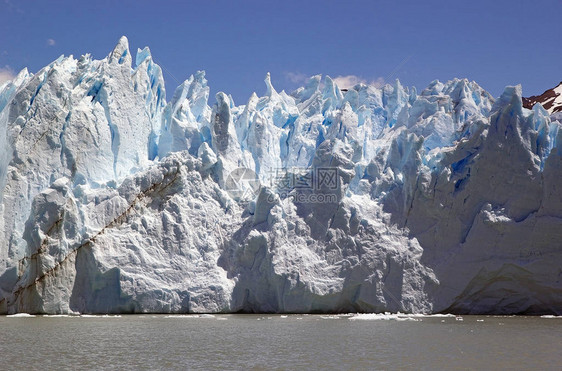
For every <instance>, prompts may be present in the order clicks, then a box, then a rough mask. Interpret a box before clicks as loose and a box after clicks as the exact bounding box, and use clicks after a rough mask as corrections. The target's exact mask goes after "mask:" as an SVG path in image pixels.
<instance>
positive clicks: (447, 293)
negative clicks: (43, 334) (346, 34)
mask: <svg viewBox="0 0 562 371" xmlns="http://www.w3.org/2000/svg"><path fill="white" fill-rule="evenodd" d="M265 83H266V89H267V90H266V91H267V92H266V95H265V96H263V97H258V96H256V95H255V94H254V95H252V96H251V97H250V99H249V100H248V102H247V104H245V105H242V106H236V105H235V104H234V102H233V100H232V98H231V97H229V96H228V95H226V94H224V93H218V94H217V95H216V103H214V104H212V106H210V105H209V92H210V90H209V87H208V86H207V81H206V79H205V75H204V73H203V72H198V73H197V74H195V75H194V76H191V77H190V78H189V79H188V80H186V81H185V82H184V83H183V84H181V85H180V86H179V87H178V88H177V89H176V91H175V93H174V94H173V96H172V98H171V100H170V101H169V102H166V101H165V92H164V83H163V79H162V74H161V70H160V68H159V67H158V66H157V65H156V64H154V63H153V61H152V59H151V56H150V51H149V50H148V49H147V48H145V49H144V50H139V51H138V52H137V56H136V61H135V63H134V66H133V62H132V57H131V53H130V51H129V48H128V43H127V40H126V38H122V39H121V40H120V41H119V43H118V45H117V46H116V47H115V49H114V50H113V51H112V52H111V53H110V54H109V56H108V57H106V58H105V59H103V60H99V61H98V60H93V59H92V58H90V57H89V56H84V57H82V58H80V59H79V60H76V59H74V58H73V57H68V58H63V57H61V58H59V59H58V60H56V61H55V62H53V63H52V64H51V65H49V66H47V67H45V68H44V69H43V70H41V71H39V72H38V73H37V74H35V75H32V74H29V73H28V72H27V71H26V70H24V71H22V72H21V73H20V74H19V75H18V76H17V77H16V78H15V79H14V80H13V81H11V82H8V83H6V84H4V85H2V86H0V312H2V313H13V312H18V311H20V312H45V313H66V312H93V313H106V312H127V313H132V312H174V313H185V312H236V311H250V312H251V311H259V312H263V311H265V312H311V311H320V312H328V311H407V312H439V311H448V312H458V313H461V312H462V313H521V312H527V313H543V312H544V313H557V314H561V311H562V268H561V264H560V263H561V262H562V247H561V242H560V241H562V228H561V227H562V196H561V193H560V190H559V180H560V179H562V177H561V175H562V173H561V172H562V162H561V155H562V150H561V149H559V147H560V146H559V143H562V142H561V138H560V136H561V135H562V132H561V131H560V126H561V124H560V122H559V121H557V120H556V119H555V118H556V116H550V115H549V113H548V112H547V111H545V110H544V109H543V108H542V107H541V106H540V105H535V107H534V108H533V110H528V109H525V108H523V106H522V99H521V89H520V88H519V87H508V88H506V90H505V92H504V93H503V94H502V96H501V97H500V98H499V99H497V100H494V99H493V98H492V97H491V96H490V95H489V94H488V93H487V92H485V91H484V90H483V89H482V88H480V87H479V86H478V85H477V84H476V83H473V82H469V81H467V80H457V79H456V80H453V81H449V82H447V83H441V82H438V81H435V82H433V83H431V84H430V85H429V86H428V87H427V88H426V89H425V90H423V91H422V92H420V93H419V94H418V93H417V92H416V91H415V89H408V88H404V87H402V86H401V85H400V83H399V82H398V81H397V82H396V83H394V84H393V85H386V86H385V87H383V88H381V89H378V88H375V87H373V86H366V85H357V86H355V87H354V88H353V89H350V90H348V91H346V92H342V91H341V90H340V89H339V88H338V87H337V86H336V85H335V84H334V82H333V81H332V80H331V79H330V78H329V77H327V76H325V77H321V76H314V77H312V78H311V79H310V80H309V81H308V82H307V84H306V86H304V87H302V88H299V89H298V90H296V91H295V92H293V93H291V94H290V95H289V94H287V93H285V92H277V91H276V90H275V88H274V87H273V85H272V84H271V79H270V77H269V75H268V76H266V79H265Z"/></svg>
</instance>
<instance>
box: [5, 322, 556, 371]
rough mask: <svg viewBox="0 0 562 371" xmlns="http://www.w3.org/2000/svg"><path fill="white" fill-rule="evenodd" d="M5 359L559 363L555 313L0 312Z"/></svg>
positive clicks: (59, 364) (43, 362)
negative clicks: (359, 316)
mask: <svg viewBox="0 0 562 371" xmlns="http://www.w3.org/2000/svg"><path fill="white" fill-rule="evenodd" d="M0 332H1V334H2V335H1V340H0V365H1V366H0V367H1V368H2V369H5V370H9V369H37V370H39V369H41V370H45V369H57V370H59V369H202V370H203V369H204V370H209V369H267V370H270V369H310V368H313V369H338V370H339V369H397V368H399V369H466V368H473V369H498V368H512V369H541V370H550V369H552V370H555V369H556V370H558V369H561V368H562V318H540V317H486V316H464V317H463V320H462V321H461V320H459V319H457V318H454V317H446V318H441V317H421V318H420V317H416V318H411V317H410V318H400V319H399V320H396V319H394V320H351V319H349V317H348V316H339V317H337V316H317V315H305V316H303V315H290V316H262V315H220V316H219V315H217V316H210V317H206V316H204V317H199V316H163V315H160V316H151V315H145V316H122V317H99V316H98V317H39V316H38V317H33V318H18V317H0Z"/></svg>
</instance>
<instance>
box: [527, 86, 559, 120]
mask: <svg viewBox="0 0 562 371" xmlns="http://www.w3.org/2000/svg"><path fill="white" fill-rule="evenodd" d="M537 103H540V104H541V105H542V106H543V107H544V109H546V110H547V111H548V113H550V114H553V113H557V112H562V82H561V83H560V84H558V85H557V86H556V87H555V88H552V89H548V90H547V91H545V92H544V93H542V94H541V95H533V96H532V97H529V98H523V107H525V108H528V109H531V108H533V106H534V105H535V104H537Z"/></svg>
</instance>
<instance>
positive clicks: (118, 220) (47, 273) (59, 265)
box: [0, 163, 181, 303]
mask: <svg viewBox="0 0 562 371" xmlns="http://www.w3.org/2000/svg"><path fill="white" fill-rule="evenodd" d="M177 165H178V167H177V170H176V171H175V172H174V174H173V175H172V177H173V178H172V180H171V181H170V182H168V183H167V184H166V185H164V186H163V187H162V188H161V189H159V190H157V187H158V185H161V183H154V184H152V185H151V186H150V187H148V188H147V189H145V190H144V191H141V192H140V193H139V194H137V196H136V197H135V199H134V200H133V201H132V202H131V203H130V204H129V205H128V207H127V208H126V209H125V211H123V212H122V213H121V214H120V215H118V216H117V217H115V218H114V219H113V220H112V221H111V222H109V223H108V224H107V225H106V226H105V227H103V228H102V229H101V230H100V231H98V233H96V235H94V236H93V237H90V238H88V240H87V241H86V242H84V243H82V244H80V245H79V246H77V247H76V248H75V249H73V250H72V251H70V252H69V253H68V254H67V255H66V256H65V257H64V258H63V259H62V260H60V261H59V262H57V263H55V265H54V266H53V267H52V268H50V269H48V270H47V271H45V272H44V273H43V274H41V276H39V277H36V278H35V279H34V281H33V282H31V283H29V284H27V285H24V286H20V287H19V288H18V289H17V290H15V291H13V292H12V294H13V296H14V302H15V301H17V297H18V296H19V295H20V294H21V293H22V292H23V291H24V290H27V289H29V288H32V287H34V286H35V285H36V284H37V283H39V282H41V281H42V280H44V279H45V278H47V277H48V276H50V275H51V274H52V273H54V272H56V271H58V270H59V269H61V268H62V266H63V264H64V263H65V262H66V261H67V260H68V259H69V258H70V257H71V256H73V255H75V254H77V253H78V250H80V249H81V248H83V247H86V246H92V245H93V244H94V243H95V241H96V238H98V237H99V236H100V235H102V234H104V233H105V230H106V229H107V228H112V227H114V226H115V225H117V224H122V222H123V218H125V217H127V216H128V215H129V214H130V212H131V210H133V209H134V207H135V206H136V205H137V204H138V203H139V202H140V201H141V200H143V199H144V198H145V197H146V196H148V194H150V193H152V192H156V191H160V192H162V191H164V190H166V189H167V188H169V187H170V186H171V185H172V184H173V183H174V182H175V181H176V180H177V179H178V176H179V173H180V170H181V164H179V163H178V164H177ZM52 229H53V228H52V227H51V229H50V230H52ZM47 238H48V236H47V237H46V238H45V240H46V239H47ZM45 240H44V241H45ZM43 243H44V242H43ZM35 258H37V255H36V256H35ZM23 259H25V258H23ZM28 259H29V258H28ZM20 261H21V260H20ZM3 301H7V298H6V297H4V298H1V299H0V303H2V302H3Z"/></svg>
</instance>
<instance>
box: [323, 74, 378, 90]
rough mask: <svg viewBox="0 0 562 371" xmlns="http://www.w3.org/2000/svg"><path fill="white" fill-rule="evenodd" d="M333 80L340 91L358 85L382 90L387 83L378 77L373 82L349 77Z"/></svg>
mask: <svg viewBox="0 0 562 371" xmlns="http://www.w3.org/2000/svg"><path fill="white" fill-rule="evenodd" d="M333 80H334V82H335V83H336V85H338V87H339V88H340V89H350V88H352V87H354V86H355V85H357V84H367V85H374V86H375V87H377V88H380V87H382V86H384V84H385V81H384V79H383V78H382V77H378V78H376V79H375V80H372V81H367V79H364V78H362V77H359V76H355V75H347V76H338V77H336V78H334V79H333Z"/></svg>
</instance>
